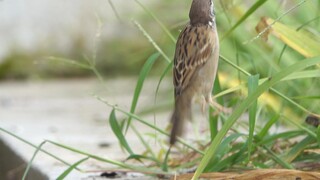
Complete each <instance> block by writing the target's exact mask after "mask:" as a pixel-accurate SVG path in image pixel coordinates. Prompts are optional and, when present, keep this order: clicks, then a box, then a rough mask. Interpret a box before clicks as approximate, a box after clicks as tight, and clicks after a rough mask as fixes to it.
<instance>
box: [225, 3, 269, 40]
mask: <svg viewBox="0 0 320 180" xmlns="http://www.w3.org/2000/svg"><path fill="white" fill-rule="evenodd" d="M267 1H268V0H259V1H257V2H256V3H255V4H253V5H252V6H251V8H250V9H249V10H248V11H247V12H246V13H245V14H244V15H243V16H242V17H241V18H240V19H239V20H238V22H237V23H236V24H235V25H234V26H232V28H231V29H230V30H228V31H227V32H226V33H225V34H224V35H223V36H222V37H221V41H222V40H223V39H224V38H226V37H228V36H229V35H230V34H231V33H232V32H233V31H234V30H235V29H236V28H237V27H238V26H239V25H240V24H241V23H243V22H244V21H245V20H246V19H247V18H248V17H249V16H250V15H251V14H252V13H254V12H255V11H256V10H257V9H258V8H259V7H260V6H262V5H263V4H264V3H265V2H267Z"/></svg>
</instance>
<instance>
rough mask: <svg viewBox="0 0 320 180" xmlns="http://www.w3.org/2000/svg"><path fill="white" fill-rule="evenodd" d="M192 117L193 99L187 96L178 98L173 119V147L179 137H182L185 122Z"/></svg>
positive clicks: (171, 137)
mask: <svg viewBox="0 0 320 180" xmlns="http://www.w3.org/2000/svg"><path fill="white" fill-rule="evenodd" d="M190 117H191V98H190V97H189V96H188V95H187V94H181V95H180V96H177V97H176V101H175V108H174V112H173V114H172V117H171V124H172V129H171V135H170V145H173V144H174V143H175V142H176V140H177V136H181V135H182V132H183V127H184V123H185V120H186V119H188V118H190Z"/></svg>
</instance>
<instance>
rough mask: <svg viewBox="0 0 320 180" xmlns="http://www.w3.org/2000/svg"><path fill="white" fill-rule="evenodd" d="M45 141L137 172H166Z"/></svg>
mask: <svg viewBox="0 0 320 180" xmlns="http://www.w3.org/2000/svg"><path fill="white" fill-rule="evenodd" d="M47 142H49V143H51V144H53V145H56V146H58V147H61V148H63V149H67V150H69V151H72V152H75V153H77V154H82V155H85V156H88V157H89V158H91V159H95V160H97V161H101V162H106V163H109V164H113V165H115V166H119V167H122V168H126V169H132V170H135V171H139V172H147V173H154V174H168V173H165V172H162V171H159V170H157V169H153V168H148V169H147V168H145V167H140V166H133V165H129V164H126V163H123V162H120V161H115V160H111V159H107V158H104V157H100V156H97V155H94V154H90V153H88V152H85V151H81V150H78V149H76V148H73V147H70V146H67V145H64V144H60V143H56V142H54V141H50V140H47Z"/></svg>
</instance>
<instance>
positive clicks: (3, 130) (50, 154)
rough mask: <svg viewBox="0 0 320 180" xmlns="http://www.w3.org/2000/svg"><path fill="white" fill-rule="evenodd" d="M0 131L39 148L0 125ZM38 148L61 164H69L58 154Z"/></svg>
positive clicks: (36, 147)
mask: <svg viewBox="0 0 320 180" xmlns="http://www.w3.org/2000/svg"><path fill="white" fill-rule="evenodd" d="M0 131H2V132H4V133H6V134H8V135H10V136H12V137H14V138H16V139H18V140H19V141H21V142H23V143H25V144H27V145H29V146H31V147H33V148H35V149H38V148H39V146H36V145H35V144H32V143H30V142H29V141H27V140H26V139H23V138H22V137H20V136H17V135H15V134H13V133H11V132H9V131H7V130H5V129H3V128H1V127H0ZM39 150H40V151H41V152H43V153H45V154H46V155H48V156H50V157H52V158H54V159H56V160H57V161H59V162H62V163H63V164H65V165H67V166H71V165H70V164H69V163H67V162H66V161H64V160H63V159H61V158H59V157H58V156H56V155H54V154H52V153H50V152H48V151H46V150H43V149H41V148H39ZM78 170H80V169H78Z"/></svg>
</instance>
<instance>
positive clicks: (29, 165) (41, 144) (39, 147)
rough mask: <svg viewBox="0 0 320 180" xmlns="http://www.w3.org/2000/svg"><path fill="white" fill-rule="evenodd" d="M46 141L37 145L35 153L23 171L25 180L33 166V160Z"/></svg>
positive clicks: (23, 179)
mask: <svg viewBox="0 0 320 180" xmlns="http://www.w3.org/2000/svg"><path fill="white" fill-rule="evenodd" d="M45 143H46V141H43V142H42V143H40V145H39V146H38V147H37V149H36V151H35V152H34V153H33V155H32V158H31V159H30V161H29V162H28V165H27V168H26V170H25V171H24V173H23V176H22V180H25V179H26V178H27V175H28V172H29V170H30V168H31V166H32V162H33V160H34V159H35V157H36V155H37V154H38V152H39V151H40V149H41V147H42V146H43V145H44V144H45Z"/></svg>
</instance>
